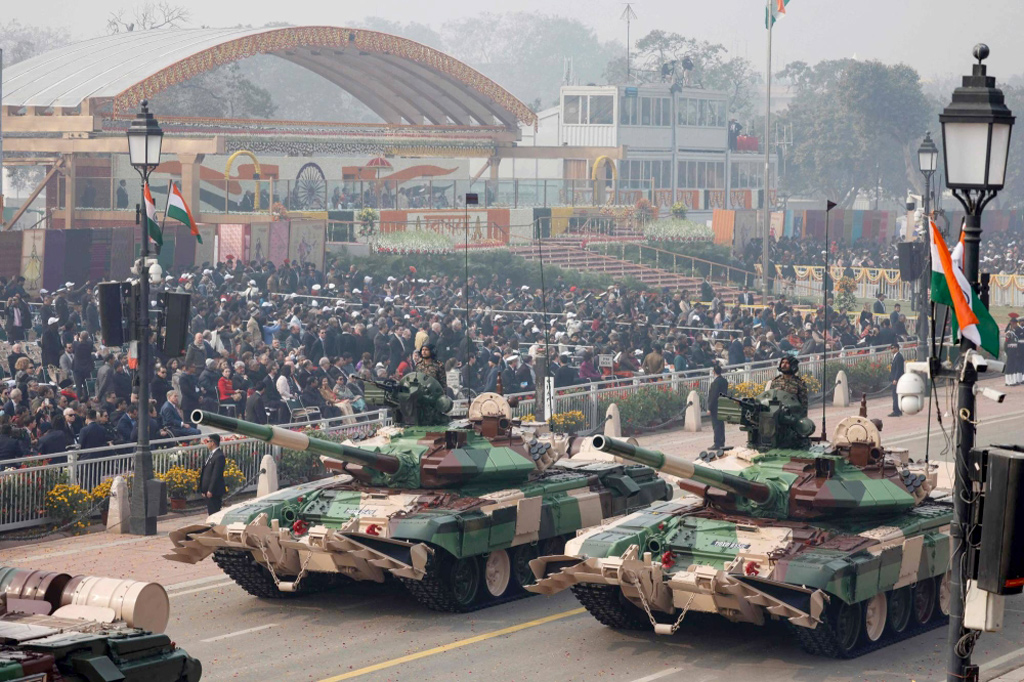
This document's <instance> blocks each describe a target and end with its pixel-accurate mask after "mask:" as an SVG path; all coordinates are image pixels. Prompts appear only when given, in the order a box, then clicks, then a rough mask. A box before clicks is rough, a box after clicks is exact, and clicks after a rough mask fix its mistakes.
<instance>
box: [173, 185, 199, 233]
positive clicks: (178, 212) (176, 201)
mask: <svg viewBox="0 0 1024 682" xmlns="http://www.w3.org/2000/svg"><path fill="white" fill-rule="evenodd" d="M165 215H166V216H167V217H168V218H170V219H172V220H177V221H178V222H179V223H182V224H183V225H185V226H186V227H188V229H189V230H190V231H191V232H192V236H193V237H195V238H196V241H197V242H199V243H200V244H202V243H203V238H202V237H201V236H200V235H199V227H198V226H197V225H196V221H195V218H193V217H192V211H191V210H189V207H188V204H186V203H185V198H184V197H182V196H181V191H180V190H179V189H178V186H177V185H175V184H174V183H173V182H172V183H171V189H170V191H169V192H168V193H167V212H166V213H165Z"/></svg>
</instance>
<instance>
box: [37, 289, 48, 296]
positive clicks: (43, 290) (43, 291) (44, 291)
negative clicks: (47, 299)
mask: <svg viewBox="0 0 1024 682" xmlns="http://www.w3.org/2000/svg"><path fill="white" fill-rule="evenodd" d="M48 293H50V292H49V291H47V290H46V289H40V290H39V294H40V295H45V294H48Z"/></svg>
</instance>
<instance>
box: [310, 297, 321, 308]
mask: <svg viewBox="0 0 1024 682" xmlns="http://www.w3.org/2000/svg"><path fill="white" fill-rule="evenodd" d="M309 305H310V307H312V308H316V307H317V306H319V305H320V304H319V303H317V302H316V299H313V302H312V303H310V304H309Z"/></svg>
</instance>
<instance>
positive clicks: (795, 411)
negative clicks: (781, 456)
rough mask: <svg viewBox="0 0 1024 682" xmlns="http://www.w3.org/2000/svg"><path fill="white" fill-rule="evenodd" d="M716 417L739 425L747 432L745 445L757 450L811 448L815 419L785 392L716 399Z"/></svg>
mask: <svg viewBox="0 0 1024 682" xmlns="http://www.w3.org/2000/svg"><path fill="white" fill-rule="evenodd" d="M718 418H719V419H721V420H722V421H724V422H726V423H729V424H739V425H740V429H742V430H743V431H746V432H747V445H748V447H751V448H755V449H757V450H764V449H768V448H790V449H794V450H801V449H806V448H808V447H810V444H811V440H810V436H811V434H813V433H814V422H812V421H811V420H810V419H808V418H807V409H806V408H805V407H804V406H803V405H801V404H800V401H799V400H797V398H796V396H794V395H793V394H792V393H789V392H788V391H780V390H775V389H769V390H767V391H765V392H764V393H762V394H761V395H759V396H758V397H756V398H727V397H724V396H723V397H721V398H719V399H718Z"/></svg>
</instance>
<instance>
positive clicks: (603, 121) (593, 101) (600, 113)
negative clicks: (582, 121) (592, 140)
mask: <svg viewBox="0 0 1024 682" xmlns="http://www.w3.org/2000/svg"><path fill="white" fill-rule="evenodd" d="M614 106H615V98H614V97H612V96H611V95H591V96H590V123H592V124H595V125H611V124H612V123H614V122H615V121H614V119H613V111H612V107H614Z"/></svg>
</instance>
